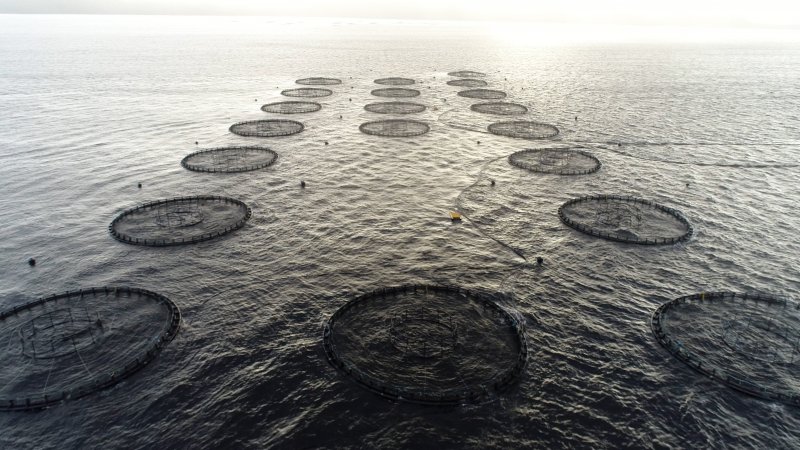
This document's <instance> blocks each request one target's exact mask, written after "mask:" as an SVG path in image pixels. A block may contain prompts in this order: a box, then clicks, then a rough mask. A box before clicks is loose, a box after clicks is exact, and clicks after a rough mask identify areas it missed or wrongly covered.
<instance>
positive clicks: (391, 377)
mask: <svg viewBox="0 0 800 450" xmlns="http://www.w3.org/2000/svg"><path fill="white" fill-rule="evenodd" d="M497 300H504V301H505V300H510V299H509V298H508V297H506V296H504V295H500V294H488V293H482V292H475V291H469V290H465V289H461V288H458V287H451V286H425V285H412V286H400V287H391V288H386V289H379V290H376V291H373V292H370V293H367V294H364V295H362V296H360V297H357V298H355V299H353V300H351V301H349V302H348V303H346V304H345V305H344V306H342V307H341V308H339V309H338V310H337V311H336V312H335V313H334V314H333V315H332V316H331V318H330V319H329V320H328V322H327V323H326V324H325V327H324V330H323V347H324V350H325V354H326V356H327V357H328V360H329V361H330V362H331V364H333V365H334V366H335V367H336V368H338V369H339V370H341V371H342V372H344V373H345V374H347V375H348V376H350V377H351V378H352V379H353V380H355V381H356V382H357V383H358V384H359V385H361V386H363V387H365V388H367V389H369V390H370V391H372V392H375V393H377V394H379V395H381V396H383V397H386V398H389V399H392V400H402V401H407V402H412V403H421V404H430V405H460V404H464V403H471V402H481V401H484V400H485V399H487V398H488V397H489V396H490V395H492V394H494V393H500V392H503V391H505V390H506V389H507V388H508V387H509V386H511V385H513V384H514V383H516V382H517V380H519V378H520V376H521V375H522V373H523V371H524V369H525V364H526V362H527V357H528V351H527V344H526V340H525V330H524V325H523V323H521V322H520V321H519V320H518V319H517V318H516V317H514V316H513V315H511V314H510V313H508V312H507V311H505V310H504V309H503V308H501V307H500V306H498V304H497V303H496V301H497Z"/></svg>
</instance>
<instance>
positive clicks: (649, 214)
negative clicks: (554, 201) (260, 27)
mask: <svg viewBox="0 0 800 450" xmlns="http://www.w3.org/2000/svg"><path fill="white" fill-rule="evenodd" d="M558 217H559V218H560V219H561V221H562V222H564V224H565V225H567V226H569V227H571V228H574V229H576V230H578V231H580V232H582V233H586V234H589V235H592V236H596V237H600V238H603V239H608V240H611V241H617V242H624V243H628V244H641V245H670V244H676V243H678V242H682V241H685V240H687V239H689V238H690V237H691V236H692V234H693V233H694V228H693V227H692V225H691V224H690V223H689V221H688V220H687V219H686V217H684V215H683V214H682V213H681V212H680V211H678V210H677V209H674V208H670V207H668V206H664V205H660V204H658V203H656V202H653V201H650V200H645V199H641V198H637V197H633V196H626V195H590V196H586V197H579V198H574V199H571V200H569V201H567V202H566V203H564V204H563V205H561V207H560V208H558Z"/></svg>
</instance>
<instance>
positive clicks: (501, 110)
mask: <svg viewBox="0 0 800 450" xmlns="http://www.w3.org/2000/svg"><path fill="white" fill-rule="evenodd" d="M469 109H471V110H473V111H475V112H479V113H482V114H494V115H496V116H515V115H518V114H525V113H527V112H528V108H527V107H526V106H524V105H519V104H517V103H508V102H487V103H475V104H474V105H471V106H470V107H469Z"/></svg>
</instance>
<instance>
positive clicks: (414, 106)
mask: <svg viewBox="0 0 800 450" xmlns="http://www.w3.org/2000/svg"><path fill="white" fill-rule="evenodd" d="M425 108H426V107H425V105H421V104H419V103H412V102H378V103H370V104H368V105H365V106H364V109H365V110H366V111H369V112H372V113H378V114H416V113H421V112H422V111H425Z"/></svg>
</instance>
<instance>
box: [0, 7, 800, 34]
mask: <svg viewBox="0 0 800 450" xmlns="http://www.w3.org/2000/svg"><path fill="white" fill-rule="evenodd" d="M0 13H53V14H62V13H77V14H185V15H197V14H199V15H267V16H323V17H362V18H363V17H371V18H387V19H449V20H493V21H503V20H514V21H530V22H573V23H574V22H578V23H596V24H632V25H699V26H726V27H740V26H743V27H767V28H772V27H781V28H783V27H786V28H800V0H760V1H752V0H666V1H664V0H662V1H654V0H594V1H593V0H549V1H540V0H395V1H387V0H371V1H370V0H279V1H275V0H0Z"/></svg>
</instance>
